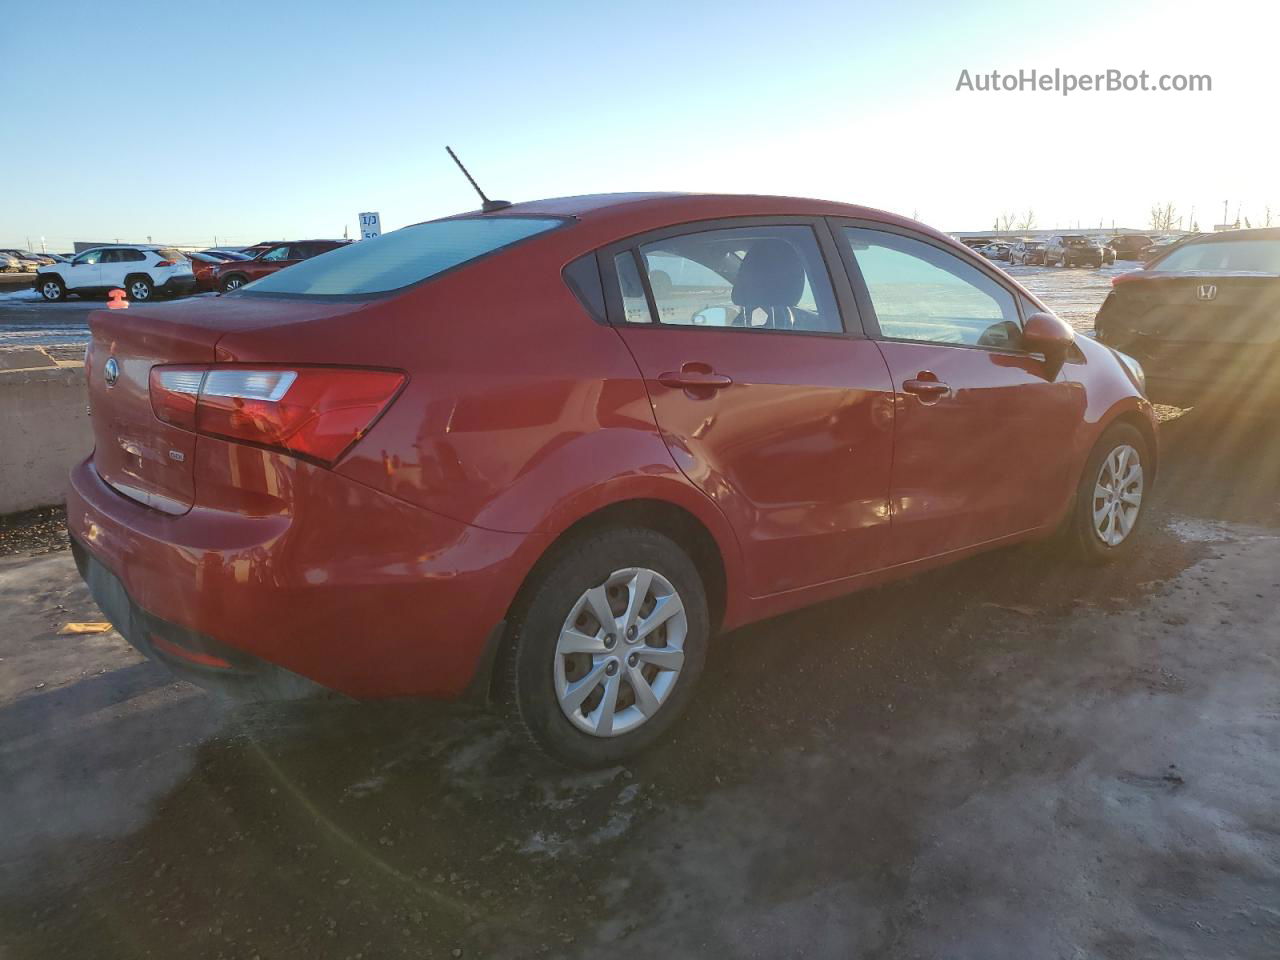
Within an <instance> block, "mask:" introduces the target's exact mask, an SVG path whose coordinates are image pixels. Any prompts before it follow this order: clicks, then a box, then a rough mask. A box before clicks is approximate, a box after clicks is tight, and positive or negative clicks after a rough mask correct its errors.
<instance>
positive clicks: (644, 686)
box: [627, 667, 662, 717]
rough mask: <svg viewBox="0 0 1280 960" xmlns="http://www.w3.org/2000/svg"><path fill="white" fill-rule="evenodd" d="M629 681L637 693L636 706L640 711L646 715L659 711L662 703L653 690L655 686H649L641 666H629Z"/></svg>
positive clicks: (650, 715) (649, 715)
mask: <svg viewBox="0 0 1280 960" xmlns="http://www.w3.org/2000/svg"><path fill="white" fill-rule="evenodd" d="M627 682H628V683H629V684H631V689H632V691H633V692H634V693H635V695H636V706H637V707H638V708H639V710H640V712H641V713H643V714H644V715H645V716H646V717H652V716H653V715H654V714H655V713H657V712H658V708H659V707H660V706H662V704H661V703H660V702H659V701H658V696H657V694H655V693H654V692H653V687H651V686H649V681H648V680H646V679H645V678H644V674H643V673H641V672H640V668H639V667H627Z"/></svg>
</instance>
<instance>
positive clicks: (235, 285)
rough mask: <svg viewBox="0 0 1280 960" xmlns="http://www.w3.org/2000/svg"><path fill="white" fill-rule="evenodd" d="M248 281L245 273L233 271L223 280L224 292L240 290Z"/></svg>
mask: <svg viewBox="0 0 1280 960" xmlns="http://www.w3.org/2000/svg"><path fill="white" fill-rule="evenodd" d="M245 283H246V280H245V278H244V275H243V274H239V273H233V274H231V276H229V277H227V278H226V279H225V280H223V281H222V292H223V293H231V292H232V291H233V290H239V289H240V288H241V287H243V286H244V285H245Z"/></svg>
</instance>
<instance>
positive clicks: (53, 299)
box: [40, 277, 67, 303]
mask: <svg viewBox="0 0 1280 960" xmlns="http://www.w3.org/2000/svg"><path fill="white" fill-rule="evenodd" d="M40 296H42V297H44V298H45V299H46V300H48V301H49V302H50V303H57V302H58V301H59V300H65V299H66V298H67V286H66V284H64V283H63V282H62V281H61V280H59V279H58V278H57V277H45V278H44V279H43V280H41V281H40Z"/></svg>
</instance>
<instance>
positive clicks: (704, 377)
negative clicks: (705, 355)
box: [658, 363, 733, 390]
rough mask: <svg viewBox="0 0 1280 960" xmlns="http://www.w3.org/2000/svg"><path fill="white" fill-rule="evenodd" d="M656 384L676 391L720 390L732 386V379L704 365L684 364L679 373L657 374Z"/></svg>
mask: <svg viewBox="0 0 1280 960" xmlns="http://www.w3.org/2000/svg"><path fill="white" fill-rule="evenodd" d="M658 382H659V383H660V384H662V385H663V386H664V387H672V388H674V389H676V390H705V389H712V390H722V389H724V388H725V387H728V386H731V385H732V384H733V378H732V377H726V376H725V375H724V374H723V373H715V372H714V371H712V370H711V368H709V367H707V366H706V365H705V364H692V363H686V364H685V365H684V366H683V367H681V368H680V372H679V373H660V374H658Z"/></svg>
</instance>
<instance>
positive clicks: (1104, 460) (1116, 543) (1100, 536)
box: [1066, 423, 1150, 564]
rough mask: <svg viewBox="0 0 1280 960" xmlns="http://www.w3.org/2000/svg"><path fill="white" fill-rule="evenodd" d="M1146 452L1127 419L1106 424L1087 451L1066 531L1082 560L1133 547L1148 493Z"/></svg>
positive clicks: (1103, 559) (1108, 557)
mask: <svg viewBox="0 0 1280 960" xmlns="http://www.w3.org/2000/svg"><path fill="white" fill-rule="evenodd" d="M1149 457H1150V448H1149V447H1148V445H1147V441H1146V438H1145V437H1143V435H1142V433H1141V432H1140V431H1139V430H1138V429H1137V428H1136V427H1133V426H1131V425H1129V424H1127V423H1117V424H1115V425H1114V426H1112V427H1110V428H1109V429H1108V430H1107V431H1106V432H1105V433H1104V434H1103V435H1102V437H1101V439H1099V440H1098V443H1097V445H1096V446H1094V448H1093V452H1092V453H1091V454H1089V459H1088V461H1087V462H1086V463H1085V467H1084V472H1083V473H1082V474H1081V476H1080V486H1079V488H1078V489H1077V491H1076V496H1075V501H1074V502H1073V504H1072V508H1071V510H1072V512H1071V515H1070V516H1069V517H1068V518H1067V530H1066V533H1067V536H1068V539H1069V541H1070V543H1071V544H1072V546H1073V547H1074V548H1075V550H1076V552H1077V554H1078V555H1079V556H1080V557H1081V559H1083V560H1084V561H1085V562H1086V563H1094V564H1100V563H1110V562H1112V561H1114V560H1117V559H1119V558H1120V557H1122V556H1124V555H1125V554H1127V553H1129V552H1130V551H1131V550H1132V549H1133V542H1134V540H1135V534H1137V532H1138V528H1139V527H1140V526H1141V525H1142V520H1143V518H1144V517H1145V516H1146V502H1147V500H1148V499H1149V494H1150V482H1149V478H1148V475H1147V469H1148V465H1149V463H1150V460H1149ZM1135 459H1136V462H1135ZM1135 467H1136V472H1135V470H1134V468H1135ZM1135 497H1136V503H1135V502H1134V499H1135ZM1130 508H1132V510H1131V511H1130Z"/></svg>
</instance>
